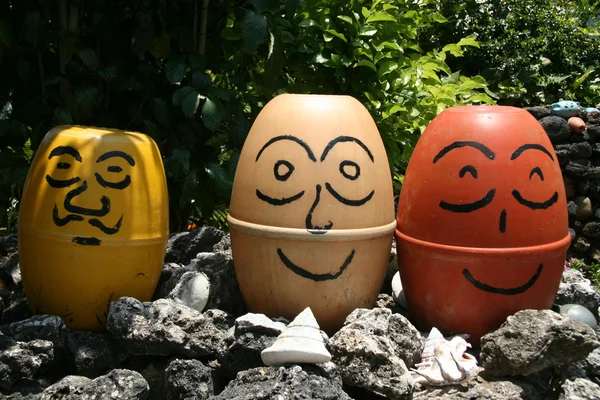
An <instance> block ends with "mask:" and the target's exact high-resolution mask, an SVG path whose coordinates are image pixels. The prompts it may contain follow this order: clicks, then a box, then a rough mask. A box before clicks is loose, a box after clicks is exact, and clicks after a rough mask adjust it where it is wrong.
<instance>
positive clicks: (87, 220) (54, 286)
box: [19, 126, 168, 330]
mask: <svg viewBox="0 0 600 400" xmlns="http://www.w3.org/2000/svg"><path fill="white" fill-rule="evenodd" d="M167 239H168V197H167V188H166V178H165V174H164V170H163V167H162V160H161V156H160V153H159V151H158V148H157V146H156V144H155V143H154V142H153V141H152V139H150V138H149V137H148V136H146V135H143V134H140V133H135V132H124V131H117V130H110V129H100V128H87V127H79V126H61V127H57V128H54V129H52V130H51V131H50V132H48V134H47V135H46V136H45V137H44V139H43V140H42V143H41V144H40V146H39V149H38V151H37V152H36V155H35V157H34V160H33V162H32V165H31V168H30V170H29V173H28V176H27V180H26V183H25V189H24V192H23V200H22V205H21V209H20V214H19V256H20V265H21V271H22V277H23V284H24V287H25V292H26V294H27V298H28V302H29V306H30V308H31V311H32V312H34V313H49V314H55V315H58V316H60V317H62V318H63V319H64V320H65V322H66V324H67V325H68V326H69V327H70V328H72V329H85V330H102V329H104V325H105V321H106V315H107V311H108V304H109V303H110V301H112V300H116V299H118V298H119V297H121V296H132V297H136V298H138V299H140V300H142V301H145V300H149V299H150V298H151V296H152V294H153V292H154V289H155V287H156V284H157V282H158V278H159V276H160V272H161V269H162V263H163V260H164V255H165V250H166V244H167Z"/></svg>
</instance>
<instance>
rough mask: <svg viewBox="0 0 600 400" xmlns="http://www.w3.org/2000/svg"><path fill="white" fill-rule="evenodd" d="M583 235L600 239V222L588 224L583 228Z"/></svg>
mask: <svg viewBox="0 0 600 400" xmlns="http://www.w3.org/2000/svg"><path fill="white" fill-rule="evenodd" d="M583 234H584V235H586V236H588V237H593V238H596V237H600V222H588V223H587V224H585V225H584V227H583Z"/></svg>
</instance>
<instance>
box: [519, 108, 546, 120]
mask: <svg viewBox="0 0 600 400" xmlns="http://www.w3.org/2000/svg"><path fill="white" fill-rule="evenodd" d="M523 109H524V110H527V111H529V113H530V114H531V115H533V117H534V118H535V119H542V118H544V117H549V116H550V115H552V110H551V109H550V107H544V106H535V107H523Z"/></svg>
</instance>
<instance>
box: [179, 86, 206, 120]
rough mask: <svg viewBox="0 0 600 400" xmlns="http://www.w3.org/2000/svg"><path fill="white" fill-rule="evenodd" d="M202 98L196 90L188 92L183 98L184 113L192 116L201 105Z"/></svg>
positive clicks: (189, 116) (182, 107) (182, 109)
mask: <svg viewBox="0 0 600 400" xmlns="http://www.w3.org/2000/svg"><path fill="white" fill-rule="evenodd" d="M200 98H201V97H200V93H198V92H196V91H195V90H194V91H193V92H190V93H188V94H186V95H185V97H184V98H183V99H181V111H183V115H185V116H186V117H188V118H192V117H193V116H194V114H196V110H197V109H198V106H199V105H200Z"/></svg>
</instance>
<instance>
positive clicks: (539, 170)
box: [529, 167, 544, 181]
mask: <svg viewBox="0 0 600 400" xmlns="http://www.w3.org/2000/svg"><path fill="white" fill-rule="evenodd" d="M534 175H538V176H539V177H540V179H541V180H542V181H543V180H544V174H543V173H542V170H541V169H540V167H535V168H534V169H532V170H531V172H530V173H529V179H530V180H531V179H533V176H534Z"/></svg>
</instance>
